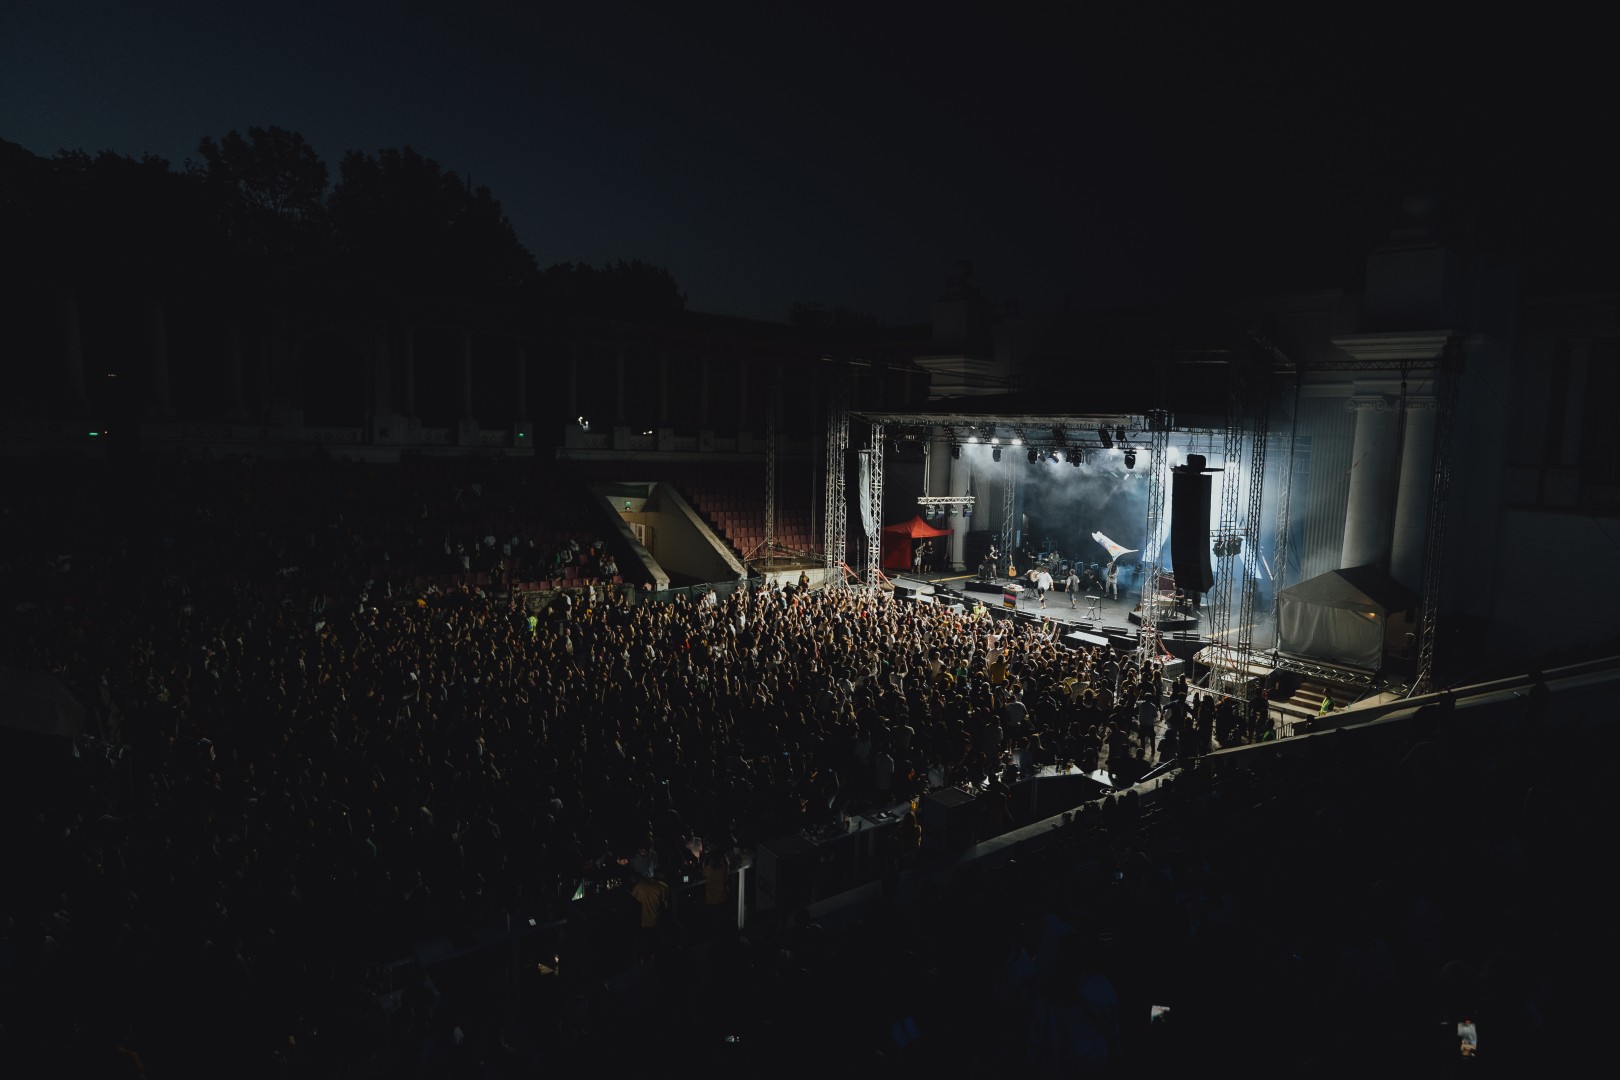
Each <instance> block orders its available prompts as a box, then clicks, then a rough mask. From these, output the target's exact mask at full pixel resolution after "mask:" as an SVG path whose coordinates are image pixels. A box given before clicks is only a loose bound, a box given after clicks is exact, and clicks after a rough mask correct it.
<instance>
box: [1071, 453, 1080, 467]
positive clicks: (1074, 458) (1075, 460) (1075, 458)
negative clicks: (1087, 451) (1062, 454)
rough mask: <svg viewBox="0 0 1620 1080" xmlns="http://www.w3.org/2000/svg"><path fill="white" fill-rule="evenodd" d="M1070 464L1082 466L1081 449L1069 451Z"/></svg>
mask: <svg viewBox="0 0 1620 1080" xmlns="http://www.w3.org/2000/svg"><path fill="white" fill-rule="evenodd" d="M1069 464H1070V465H1073V466H1074V467H1075V468H1077V469H1078V468H1079V467H1080V451H1078V450H1070V451H1069Z"/></svg>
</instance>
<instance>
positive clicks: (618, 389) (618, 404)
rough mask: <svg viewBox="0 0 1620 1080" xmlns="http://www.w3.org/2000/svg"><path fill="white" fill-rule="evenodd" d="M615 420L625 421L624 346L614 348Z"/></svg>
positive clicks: (620, 422)
mask: <svg viewBox="0 0 1620 1080" xmlns="http://www.w3.org/2000/svg"><path fill="white" fill-rule="evenodd" d="M613 422H614V423H615V424H622V423H624V346H623V345H619V346H616V347H615V348H614V350H613Z"/></svg>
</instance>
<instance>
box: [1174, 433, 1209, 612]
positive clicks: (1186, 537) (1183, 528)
mask: <svg viewBox="0 0 1620 1080" xmlns="http://www.w3.org/2000/svg"><path fill="white" fill-rule="evenodd" d="M1200 464H1202V460H1201V459H1200ZM1210 488H1211V484H1210V478H1209V476H1208V475H1207V474H1205V473H1201V472H1193V471H1192V470H1191V468H1190V467H1189V468H1188V469H1187V471H1179V470H1178V471H1176V472H1174V473H1172V474H1171V479H1170V559H1171V561H1172V562H1173V563H1174V564H1175V572H1176V585H1177V586H1178V587H1180V588H1183V589H1186V590H1187V591H1188V592H1194V593H1207V592H1209V590H1210V589H1211V588H1213V587H1214V585H1215V568H1214V566H1212V565H1211V564H1210V559H1209V551H1210V542H1209V499H1210Z"/></svg>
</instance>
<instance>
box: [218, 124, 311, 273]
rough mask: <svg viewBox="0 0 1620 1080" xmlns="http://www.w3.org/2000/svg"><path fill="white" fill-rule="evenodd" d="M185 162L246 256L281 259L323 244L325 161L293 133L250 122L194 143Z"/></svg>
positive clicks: (236, 246) (234, 244)
mask: <svg viewBox="0 0 1620 1080" xmlns="http://www.w3.org/2000/svg"><path fill="white" fill-rule="evenodd" d="M197 152H198V153H199V154H201V155H202V158H203V164H201V165H193V166H191V171H192V172H193V173H194V174H196V175H198V176H200V177H201V178H202V179H203V180H204V181H205V183H206V184H207V186H208V190H209V192H210V193H211V194H212V195H213V202H214V207H215V209H216V212H217V214H218V215H219V216H218V223H219V225H220V227H221V229H222V230H223V232H224V235H225V236H226V238H227V239H228V240H229V242H230V244H231V246H232V247H233V248H234V249H235V250H237V251H239V252H242V253H244V254H249V255H256V256H264V257H269V258H271V259H272V260H276V261H281V260H285V259H287V258H290V257H297V256H301V255H306V256H307V255H309V254H312V250H311V249H313V248H319V247H323V246H325V238H326V223H325V216H326V189H327V168H326V163H325V162H324V161H322V160H321V159H320V156H319V155H318V154H316V153H315V149H314V148H313V147H312V146H310V145H309V143H307V142H305V141H304V137H303V136H302V135H300V134H299V133H298V132H296V131H288V130H287V129H285V128H279V127H268V128H257V127H250V128H248V133H247V136H246V137H245V138H244V137H243V136H242V134H241V133H240V132H238V131H234V130H233V131H230V132H227V133H226V134H225V135H224V137H222V138H221V139H220V140H219V141H218V142H216V141H214V139H213V138H212V137H209V136H204V137H203V139H202V141H201V142H199V143H198V144H197Z"/></svg>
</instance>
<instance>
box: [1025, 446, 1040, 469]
mask: <svg viewBox="0 0 1620 1080" xmlns="http://www.w3.org/2000/svg"><path fill="white" fill-rule="evenodd" d="M1024 457H1025V458H1026V459H1027V460H1028V461H1029V463H1030V464H1031V465H1033V464H1035V463H1036V462H1037V461H1039V460H1041V452H1040V451H1039V450H1037V449H1035V448H1034V447H1033V446H1032V447H1030V448H1029V453H1027V454H1025V455H1024Z"/></svg>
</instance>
